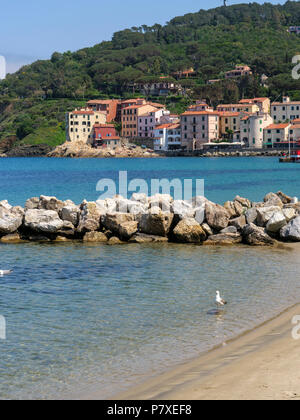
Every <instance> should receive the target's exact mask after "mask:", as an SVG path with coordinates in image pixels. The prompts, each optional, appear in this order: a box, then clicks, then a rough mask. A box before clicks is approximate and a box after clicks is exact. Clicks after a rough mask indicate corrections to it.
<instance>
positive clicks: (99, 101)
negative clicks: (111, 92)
mask: <svg viewBox="0 0 300 420" xmlns="http://www.w3.org/2000/svg"><path fill="white" fill-rule="evenodd" d="M111 102H121V101H119V99H92V100H90V101H88V102H87V103H88V104H99V105H106V104H110V103H111Z"/></svg>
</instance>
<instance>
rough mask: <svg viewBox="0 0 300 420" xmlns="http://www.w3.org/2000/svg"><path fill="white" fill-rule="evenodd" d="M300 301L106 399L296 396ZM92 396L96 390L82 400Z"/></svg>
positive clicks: (298, 389) (299, 396) (299, 381)
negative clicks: (296, 321) (296, 327)
mask: <svg viewBox="0 0 300 420" xmlns="http://www.w3.org/2000/svg"><path fill="white" fill-rule="evenodd" d="M295 315H300V303H299V304H295V305H293V306H292V307H289V308H287V309H286V310H285V311H283V312H281V313H280V314H278V315H277V316H275V317H273V318H271V319H269V320H267V321H265V322H263V323H262V324H260V325H258V326H257V327H255V328H254V329H251V330H249V331H246V332H244V333H242V334H241V335H239V336H237V337H235V338H233V339H231V340H229V341H228V342H226V345H224V344H219V345H218V346H215V347H214V348H212V349H211V350H209V351H207V352H205V353H203V354H200V355H199V356H198V357H196V358H194V359H192V360H190V361H187V362H185V363H182V364H180V365H178V366H176V367H174V368H171V369H170V370H168V371H167V372H165V373H163V374H161V375H158V376H155V377H153V378H150V379H147V380H145V381H144V382H142V383H139V384H136V385H134V386H132V387H130V388H129V389H128V390H127V391H124V392H121V393H118V394H116V395H113V396H112V397H111V398H110V400H174V401H176V400H243V399H246V400H253V399H254V400H273V399H276V400H281V399H287V400H291V399H297V400H298V399H299V400H300V374H299V373H298V372H299V365H300V356H299V349H300V341H299V340H294V339H293V338H292V335H291V333H292V328H293V326H292V323H291V320H292V318H293V317H294V316H295ZM94 398H97V393H94V394H93V395H90V396H88V397H84V399H94Z"/></svg>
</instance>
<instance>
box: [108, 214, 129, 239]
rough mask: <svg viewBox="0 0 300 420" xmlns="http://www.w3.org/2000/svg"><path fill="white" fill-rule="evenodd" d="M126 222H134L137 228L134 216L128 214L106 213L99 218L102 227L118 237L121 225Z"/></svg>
mask: <svg viewBox="0 0 300 420" xmlns="http://www.w3.org/2000/svg"><path fill="white" fill-rule="evenodd" d="M127 222H134V223H135V226H136V227H137V222H135V221H134V215H133V214H129V213H107V214H105V215H104V216H102V218H101V223H102V225H103V226H104V227H105V228H106V229H107V230H110V231H111V232H113V233H114V234H116V235H118V236H121V225H122V224H124V223H127ZM125 229H126V228H125ZM136 231H137V228H136V230H135V232H136ZM135 232H133V233H135Z"/></svg>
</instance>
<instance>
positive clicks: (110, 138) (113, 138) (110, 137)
mask: <svg viewBox="0 0 300 420" xmlns="http://www.w3.org/2000/svg"><path fill="white" fill-rule="evenodd" d="M96 140H120V137H119V136H108V137H102V138H101V139H96Z"/></svg>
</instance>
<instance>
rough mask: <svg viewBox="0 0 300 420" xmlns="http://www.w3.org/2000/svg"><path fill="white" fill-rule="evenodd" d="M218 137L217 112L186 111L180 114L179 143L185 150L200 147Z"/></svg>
mask: <svg viewBox="0 0 300 420" xmlns="http://www.w3.org/2000/svg"><path fill="white" fill-rule="evenodd" d="M218 138H219V114H218V112H214V111H187V112H184V113H183V114H182V115H181V144H182V147H183V148H185V149H187V150H196V149H201V148H202V147H203V144H204V143H211V142H213V141H215V140H217V139H218Z"/></svg>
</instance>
